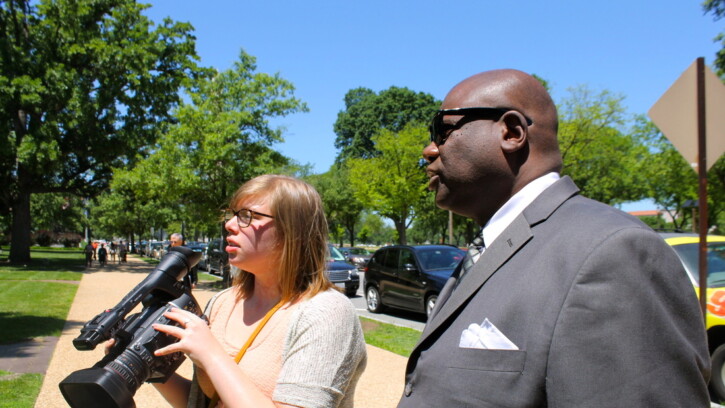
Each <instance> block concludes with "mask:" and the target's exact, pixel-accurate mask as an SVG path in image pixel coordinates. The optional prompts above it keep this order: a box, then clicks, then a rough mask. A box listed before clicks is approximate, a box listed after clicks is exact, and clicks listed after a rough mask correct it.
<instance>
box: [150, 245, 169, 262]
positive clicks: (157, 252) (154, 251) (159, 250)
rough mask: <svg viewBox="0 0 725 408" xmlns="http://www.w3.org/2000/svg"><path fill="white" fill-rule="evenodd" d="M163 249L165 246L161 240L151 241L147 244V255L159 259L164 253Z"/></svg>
mask: <svg viewBox="0 0 725 408" xmlns="http://www.w3.org/2000/svg"><path fill="white" fill-rule="evenodd" d="M164 249H165V247H164V243H163V242H152V243H151V245H149V254H148V256H149V257H151V258H156V259H161V257H162V256H163V255H164Z"/></svg>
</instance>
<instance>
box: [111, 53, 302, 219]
mask: <svg viewBox="0 0 725 408" xmlns="http://www.w3.org/2000/svg"><path fill="white" fill-rule="evenodd" d="M256 69H257V66H256V59H255V58H254V57H253V56H251V55H249V54H247V53H246V52H244V51H241V52H240V56H239V61H237V62H235V63H234V66H233V67H232V68H230V69H228V70H226V71H223V72H220V73H217V74H215V75H214V76H213V77H211V78H200V79H199V80H198V81H197V82H196V83H195V87H194V90H193V91H191V92H190V94H189V98H190V100H191V102H190V103H186V104H183V105H182V106H180V107H179V109H177V110H176V111H175V117H176V123H175V124H174V125H172V126H169V127H168V131H167V132H166V133H165V134H163V135H162V136H161V138H160V139H159V142H158V144H157V145H156V146H155V149H154V151H153V153H152V154H151V155H149V157H148V158H146V159H144V160H142V161H140V162H139V163H138V164H137V165H136V166H135V167H134V168H133V169H131V170H123V169H118V170H116V172H115V177H116V179H117V180H116V181H115V182H114V184H113V185H112V187H113V189H112V193H113V194H112V195H115V197H113V198H111V197H108V198H104V200H103V201H100V202H99V204H100V205H99V208H97V212H98V213H100V214H101V215H102V216H103V217H104V218H105V217H106V214H111V215H112V214H123V213H127V214H128V215H129V216H130V217H132V219H133V221H132V222H131V223H128V222H127V221H128V220H122V219H118V220H117V221H116V222H114V223H113V226H112V225H109V226H108V228H109V229H110V230H112V231H127V232H128V231H129V230H130V229H133V228H137V227H141V228H145V229H148V228H149V227H150V226H155V227H157V228H158V227H161V226H165V223H168V222H169V221H172V220H176V221H183V222H185V223H186V224H187V225H189V224H193V225H194V227H195V228H197V229H199V230H202V231H206V232H211V231H213V230H215V229H218V228H219V227H218V221H219V210H220V209H221V208H223V207H225V206H226V205H227V204H228V201H229V198H230V196H231V194H232V193H233V192H234V191H235V190H236V189H237V187H238V186H239V185H241V184H242V183H244V182H245V181H247V180H249V179H250V178H252V177H255V176H257V175H260V174H264V173H271V172H276V173H294V171H296V170H297V168H298V167H296V166H295V165H294V163H292V162H291V160H290V159H288V158H287V157H284V156H283V155H281V154H280V153H279V152H277V151H275V150H273V149H272V147H271V146H272V145H273V144H274V143H277V142H281V141H282V140H283V137H282V134H283V130H284V129H282V128H273V127H272V126H271V125H270V124H269V118H272V117H276V116H284V115H287V114H291V113H295V112H300V111H306V110H307V107H306V105H305V104H304V103H303V102H302V101H300V100H299V99H297V98H295V97H294V86H293V85H292V84H291V83H290V82H288V81H286V80H284V79H282V78H280V77H279V75H269V74H265V73H259V72H256ZM135 231H136V232H139V229H135Z"/></svg>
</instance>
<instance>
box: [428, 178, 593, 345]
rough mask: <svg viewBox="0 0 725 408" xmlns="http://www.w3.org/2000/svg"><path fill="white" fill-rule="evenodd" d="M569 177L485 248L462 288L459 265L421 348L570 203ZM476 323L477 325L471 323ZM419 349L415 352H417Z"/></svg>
mask: <svg viewBox="0 0 725 408" xmlns="http://www.w3.org/2000/svg"><path fill="white" fill-rule="evenodd" d="M578 191H579V190H578V188H577V187H576V185H575V184H574V182H573V181H572V180H571V179H570V178H569V177H562V178H561V179H560V180H559V181H557V182H556V183H554V184H553V185H552V186H551V187H549V188H548V189H546V190H545V191H544V192H542V193H541V195H539V197H537V198H536V200H534V202H532V203H531V205H529V206H528V207H527V208H526V209H525V210H524V212H523V213H521V214H519V216H518V217H516V219H514V221H513V222H512V223H511V225H509V226H508V227H507V228H506V229H505V230H504V231H503V233H501V235H499V236H498V238H496V239H495V240H494V242H493V243H492V244H491V245H490V246H489V247H487V248H486V251H485V252H484V253H483V255H481V258H480V259H479V260H478V262H476V264H475V265H474V267H473V268H472V269H471V270H470V271H468V273H466V276H464V278H463V281H462V283H461V285H460V286H458V287H456V282H457V276H458V273H459V271H460V265H459V267H458V269H457V270H456V271H455V273H454V274H453V277H452V278H451V279H449V280H448V282H446V285H445V287H444V288H443V290H442V291H441V295H440V296H439V298H438V302H439V307H436V311H435V313H434V314H433V315H432V316H431V318H430V320H429V321H428V323H427V324H426V326H425V328H424V330H423V334H422V335H421V338H420V340H419V341H418V345H420V344H421V343H423V342H424V341H425V340H426V338H427V337H428V336H429V335H430V334H431V333H433V332H435V331H436V330H437V329H438V328H439V327H440V326H441V325H442V324H443V323H444V322H446V321H447V320H448V319H449V318H451V316H453V315H455V314H457V311H458V310H459V309H460V308H462V307H463V306H464V305H465V304H466V302H468V300H469V299H470V298H471V297H472V296H473V295H475V294H476V292H478V290H479V289H480V288H481V286H483V284H484V283H486V281H487V280H488V279H489V278H490V277H491V275H493V274H494V273H495V272H496V271H497V270H498V269H499V268H500V267H501V266H502V265H503V264H504V263H506V262H507V261H508V260H509V258H511V257H512V256H513V255H514V254H515V253H516V252H517V251H518V250H519V249H520V248H522V247H523V246H524V245H526V243H527V242H529V240H531V238H532V237H533V232H532V230H531V227H532V226H533V225H536V224H538V223H540V222H542V221H544V220H545V219H546V218H548V217H549V216H550V215H551V214H552V213H553V212H554V211H555V210H556V209H557V208H559V206H560V205H561V204H562V203H564V202H565V201H566V200H567V199H569V198H570V197H572V196H574V195H576V194H577V192H578ZM471 323H474V322H471ZM418 345H416V349H417V348H418Z"/></svg>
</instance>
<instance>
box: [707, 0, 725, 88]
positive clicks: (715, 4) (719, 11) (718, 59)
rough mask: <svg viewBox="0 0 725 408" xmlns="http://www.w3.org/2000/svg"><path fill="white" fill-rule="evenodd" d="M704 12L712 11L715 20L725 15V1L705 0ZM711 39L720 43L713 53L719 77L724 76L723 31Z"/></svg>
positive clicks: (724, 50)
mask: <svg viewBox="0 0 725 408" xmlns="http://www.w3.org/2000/svg"><path fill="white" fill-rule="evenodd" d="M702 8H703V10H705V13H712V15H713V18H714V19H715V20H716V21H717V20H720V19H721V18H723V17H724V16H725V1H723V0H705V1H704V2H703V3H702ZM713 41H715V42H718V43H720V46H721V47H720V50H719V51H718V52H717V54H715V63H714V65H715V68H716V70H717V74H718V75H719V76H720V78H723V77H725V32H722V33H720V34H718V35H717V36H716V37H715V38H714V39H713Z"/></svg>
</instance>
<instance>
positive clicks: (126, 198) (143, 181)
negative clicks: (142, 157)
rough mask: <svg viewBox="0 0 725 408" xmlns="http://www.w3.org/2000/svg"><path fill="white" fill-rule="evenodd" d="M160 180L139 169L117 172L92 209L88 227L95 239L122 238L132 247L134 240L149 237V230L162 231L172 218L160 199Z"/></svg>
mask: <svg viewBox="0 0 725 408" xmlns="http://www.w3.org/2000/svg"><path fill="white" fill-rule="evenodd" d="M166 187H167V186H164V185H163V182H162V181H161V180H160V178H158V177H155V176H154V175H152V174H150V173H147V172H145V171H144V168H143V167H142V166H137V167H135V168H133V169H130V170H126V169H117V170H116V171H115V172H114V176H113V180H112V181H111V185H110V188H109V189H108V190H106V191H104V193H103V194H101V195H100V196H98V197H97V198H96V199H95V200H94V202H93V205H92V206H91V209H90V212H91V227H92V230H93V231H94V235H95V236H106V237H109V238H110V237H113V236H121V237H124V238H125V239H126V240H127V241H128V242H129V243H131V244H134V243H135V238H136V236H138V237H139V238H142V237H144V236H146V237H148V236H149V235H150V233H149V232H150V229H151V228H152V227H154V228H163V227H166V226H167V224H168V220H170V219H172V218H173V217H172V216H173V212H172V208H170V207H169V205H167V204H166V203H165V202H164V201H163V199H162V194H163V193H162V191H165V190H166Z"/></svg>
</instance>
